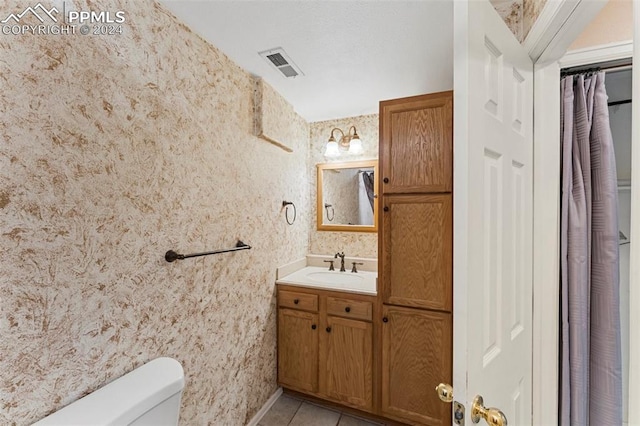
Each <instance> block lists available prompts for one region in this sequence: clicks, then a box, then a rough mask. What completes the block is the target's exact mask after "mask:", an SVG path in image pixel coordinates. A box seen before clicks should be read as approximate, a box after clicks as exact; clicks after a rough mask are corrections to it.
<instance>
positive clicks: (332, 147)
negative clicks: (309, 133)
mask: <svg viewBox="0 0 640 426" xmlns="http://www.w3.org/2000/svg"><path fill="white" fill-rule="evenodd" d="M324 156H325V157H338V156H340V151H339V150H338V143H337V142H327V149H326V150H325V152H324Z"/></svg>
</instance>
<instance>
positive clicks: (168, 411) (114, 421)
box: [34, 358, 184, 426]
mask: <svg viewBox="0 0 640 426" xmlns="http://www.w3.org/2000/svg"><path fill="white" fill-rule="evenodd" d="M183 389H184V371H183V370H182V366H181V365H180V363H179V362H178V361H176V360H175V359H172V358H157V359H154V360H153V361H150V362H148V363H146V364H145V365H143V366H141V367H139V368H137V369H135V370H133V371H132V372H130V373H128V374H125V375H124V376H122V377H120V378H119V379H116V380H114V381H113V382H111V383H109V384H108V385H106V386H103V387H102V388H100V389H98V390H97V391H95V392H93V393H90V394H89V395H87V396H85V397H84V398H81V399H79V400H78V401H76V402H74V403H72V404H69V405H67V406H66V407H64V408H63V409H61V410H59V411H57V412H55V413H53V414H51V415H50V416H47V417H45V418H44V419H42V420H40V421H38V422H36V423H34V426H53V425H56V426H72V425H78V426H79V425H82V426H93V425H96V426H97V425H101V426H102V425H105V426H106V425H132V426H161V425H162V426H164V425H166V426H177V424H178V417H179V414H180V398H181V397H182V390H183Z"/></svg>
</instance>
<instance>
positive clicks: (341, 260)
mask: <svg viewBox="0 0 640 426" xmlns="http://www.w3.org/2000/svg"><path fill="white" fill-rule="evenodd" d="M333 258H334V259H337V258H340V272H346V271H347V270H346V269H345V268H344V252H342V253H336V255H335V256H333Z"/></svg>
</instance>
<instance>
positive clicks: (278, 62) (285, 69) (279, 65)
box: [258, 47, 304, 77]
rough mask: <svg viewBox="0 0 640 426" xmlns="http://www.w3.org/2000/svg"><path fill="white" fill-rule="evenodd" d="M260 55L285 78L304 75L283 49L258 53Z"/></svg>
mask: <svg viewBox="0 0 640 426" xmlns="http://www.w3.org/2000/svg"><path fill="white" fill-rule="evenodd" d="M258 55H260V56H262V57H263V58H264V60H265V61H267V62H268V63H269V64H270V65H271V66H272V67H274V68H275V69H277V70H278V71H280V72H281V73H282V74H283V75H284V76H285V77H296V76H298V75H304V73H303V72H302V71H301V70H300V68H298V66H297V65H296V64H295V63H293V61H292V60H291V58H290V57H289V55H287V53H286V52H285V51H284V49H283V48H282V47H276V48H275V49H269V50H265V51H262V52H258Z"/></svg>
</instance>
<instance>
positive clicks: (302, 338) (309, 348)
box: [278, 309, 319, 392]
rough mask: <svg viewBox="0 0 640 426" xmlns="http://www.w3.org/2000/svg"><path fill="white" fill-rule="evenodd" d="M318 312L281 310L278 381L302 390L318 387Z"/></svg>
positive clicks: (279, 316) (316, 388) (313, 389)
mask: <svg viewBox="0 0 640 426" xmlns="http://www.w3.org/2000/svg"><path fill="white" fill-rule="evenodd" d="M318 333H319V327H318V314H313V313H309V312H302V311H296V310H293V309H279V310H278V381H279V382H280V383H281V384H282V385H283V386H288V387H290V388H292V389H296V390H299V391H302V392H317V391H318Z"/></svg>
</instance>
